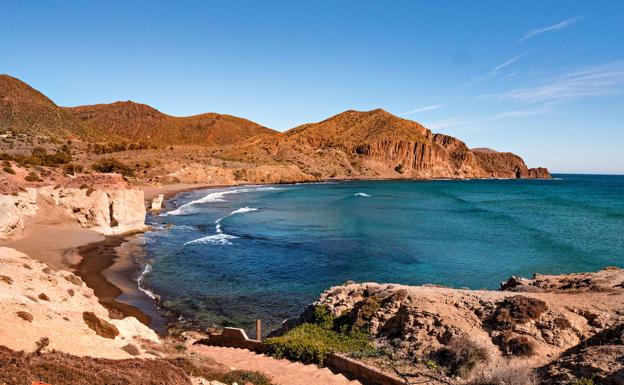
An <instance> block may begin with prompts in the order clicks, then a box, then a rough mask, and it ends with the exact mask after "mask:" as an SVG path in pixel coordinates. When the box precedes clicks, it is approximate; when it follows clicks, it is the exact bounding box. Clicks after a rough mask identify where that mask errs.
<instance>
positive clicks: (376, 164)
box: [219, 109, 550, 179]
mask: <svg viewBox="0 0 624 385" xmlns="http://www.w3.org/2000/svg"><path fill="white" fill-rule="evenodd" d="M219 154H220V155H222V156H224V157H226V158H228V159H235V160H242V161H247V162H252V163H258V162H261V163H269V162H280V163H284V162H288V163H292V164H295V165H297V166H298V167H300V168H301V169H302V170H303V171H304V172H306V173H308V174H312V175H315V176H317V177H320V178H323V179H325V178H423V179H428V178H549V177H550V174H549V173H548V170H546V169H545V168H537V169H530V168H528V167H527V166H526V164H525V163H524V161H523V160H522V158H520V157H519V156H517V155H515V154H512V153H501V152H496V151H493V150H489V151H482V150H470V149H469V148H468V147H467V146H466V144H465V143H464V142H462V141H460V140H458V139H456V138H453V137H451V136H448V135H443V134H434V133H432V132H431V131H430V130H429V129H427V128H426V127H424V126H422V125H421V124H419V123H416V122H413V121H410V120H406V119H402V118H399V117H397V116H394V115H392V114H390V113H388V112H386V111H384V110H381V109H377V110H372V111H364V112H361V111H346V112H343V113H341V114H338V115H336V116H333V117H331V118H329V119H326V120H324V121H322V122H318V123H309V124H304V125H302V126H299V127H296V128H293V129H291V130H289V131H286V132H285V133H283V134H281V135H274V136H271V137H263V136H259V137H256V138H253V139H252V140H249V141H247V142H245V143H242V144H241V145H239V146H236V147H231V148H226V149H224V150H220V151H219Z"/></svg>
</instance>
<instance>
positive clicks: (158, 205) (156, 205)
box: [150, 194, 165, 211]
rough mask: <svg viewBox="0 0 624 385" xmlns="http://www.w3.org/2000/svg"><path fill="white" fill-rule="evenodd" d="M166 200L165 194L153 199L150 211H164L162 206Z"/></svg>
mask: <svg viewBox="0 0 624 385" xmlns="http://www.w3.org/2000/svg"><path fill="white" fill-rule="evenodd" d="M164 199H165V196H164V195H163V194H160V195H158V196H157V197H156V198H154V199H152V204H151V205H150V210H152V211H160V210H162V204H163V201H164Z"/></svg>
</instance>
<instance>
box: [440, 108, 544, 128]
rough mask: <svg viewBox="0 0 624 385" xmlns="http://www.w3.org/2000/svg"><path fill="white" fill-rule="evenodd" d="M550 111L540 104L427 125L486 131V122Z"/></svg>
mask: <svg viewBox="0 0 624 385" xmlns="http://www.w3.org/2000/svg"><path fill="white" fill-rule="evenodd" d="M550 111H552V109H551V107H550V106H549V105H540V106H536V107H534V108H527V109H518V110H509V111H502V112H497V113H495V114H492V115H487V116H483V117H480V118H462V117H455V118H450V119H444V120H440V121H438V122H434V123H431V124H429V125H428V127H429V128H430V129H432V130H435V131H438V130H443V129H445V128H462V129H466V130H467V131H487V130H489V129H490V127H488V126H487V123H493V122H498V121H501V120H505V119H511V118H523V117H528V116H535V115H541V114H545V113H548V112H550Z"/></svg>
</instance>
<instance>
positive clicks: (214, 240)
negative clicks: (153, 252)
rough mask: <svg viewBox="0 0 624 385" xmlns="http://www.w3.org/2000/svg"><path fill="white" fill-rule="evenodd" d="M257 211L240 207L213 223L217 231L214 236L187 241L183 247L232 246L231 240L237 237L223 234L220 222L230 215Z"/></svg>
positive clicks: (252, 208) (253, 208)
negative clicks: (202, 245)
mask: <svg viewBox="0 0 624 385" xmlns="http://www.w3.org/2000/svg"><path fill="white" fill-rule="evenodd" d="M257 210H258V209H257V208H255V207H241V208H239V209H236V210H234V211H232V212H231V213H229V214H228V215H226V216H224V217H221V218H219V219H217V220H216V221H215V230H216V231H217V233H216V234H213V235H208V236H206V237H202V238H198V239H194V240H192V241H188V242H186V243H185V244H184V246H186V245H193V244H198V243H199V244H213V245H232V242H231V240H232V239H236V238H238V237H237V236H236V235H231V234H226V233H224V232H223V230H222V229H221V221H223V220H224V219H225V218H227V217H231V216H232V215H236V214H243V213H249V212H252V211H257Z"/></svg>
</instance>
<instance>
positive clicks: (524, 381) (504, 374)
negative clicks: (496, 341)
mask: <svg viewBox="0 0 624 385" xmlns="http://www.w3.org/2000/svg"><path fill="white" fill-rule="evenodd" d="M538 383H539V381H538V378H537V376H536V375H535V373H534V372H533V371H532V370H531V369H529V368H527V367H526V366H522V365H511V364H503V365H500V366H498V367H497V368H495V369H493V370H492V371H490V372H489V373H481V374H480V375H479V376H477V377H475V378H473V379H472V380H471V381H470V382H468V385H537V384H538Z"/></svg>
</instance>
